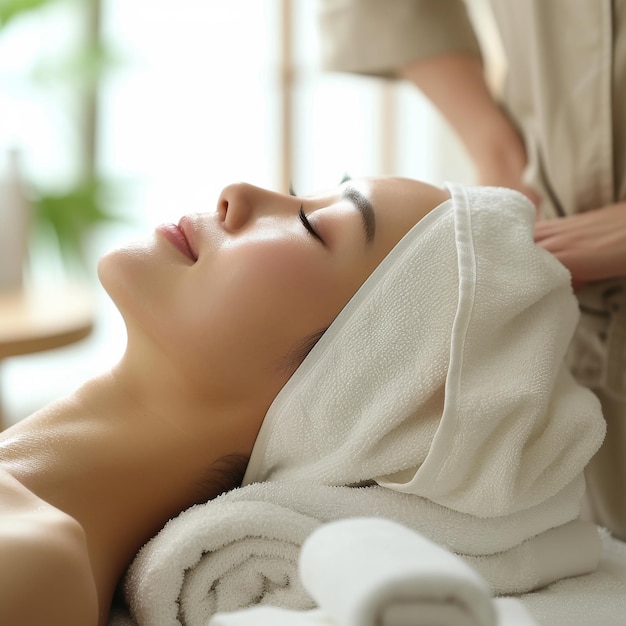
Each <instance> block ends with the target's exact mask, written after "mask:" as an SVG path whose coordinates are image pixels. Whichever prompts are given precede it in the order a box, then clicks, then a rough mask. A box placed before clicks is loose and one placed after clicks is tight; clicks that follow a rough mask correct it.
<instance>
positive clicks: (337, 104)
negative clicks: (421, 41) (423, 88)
mask: <svg viewBox="0 0 626 626" xmlns="http://www.w3.org/2000/svg"><path fill="white" fill-rule="evenodd" d="M282 5H283V3H282V2H281V1H279V0H229V1H228V2H207V1H205V0H176V1H175V2H174V1H173V0H135V1H133V2H127V1H124V0H104V2H103V16H102V30H103V36H104V39H105V41H107V42H108V43H109V45H110V49H111V51H112V52H113V53H114V57H115V59H116V65H115V68H114V70H113V71H111V72H110V73H109V74H108V76H107V77H106V79H105V80H104V81H103V84H102V86H101V90H100V97H99V109H98V137H99V144H98V152H97V155H96V157H97V164H98V168H99V170H100V172H101V173H102V174H103V175H104V176H105V177H106V178H107V179H110V180H112V181H114V182H115V183H116V184H117V185H118V186H119V188H120V202H119V205H118V207H117V210H118V212H119V213H120V214H123V215H124V217H125V219H126V221H125V222H124V223H119V224H117V225H112V226H106V227H104V228H101V229H99V230H98V231H97V232H96V233H95V234H94V235H93V236H92V237H91V238H90V241H89V245H88V249H89V257H90V258H89V263H90V272H91V274H90V276H91V281H92V282H93V284H94V287H95V289H96V299H97V302H98V313H97V320H96V329H95V331H94V333H93V335H92V336H91V337H90V338H88V339H87V340H84V341H83V342H81V343H79V344H75V345H73V346H70V347H67V348H63V349H56V350H51V351H49V352H44V353H39V354H34V355H30V356H21V357H15V358H10V359H7V360H6V361H5V362H3V363H2V364H1V366H2V380H1V381H0V382H1V384H2V394H1V395H2V396H3V398H2V399H3V403H4V407H5V411H6V413H7V416H8V420H9V421H15V420H17V419H20V418H21V417H23V416H24V415H26V414H28V413H30V412H31V411H32V410H34V409H36V408H38V407H39V406H41V405H42V404H44V403H45V402H47V401H49V400H50V399H53V398H55V397H58V396H60V395H63V394H65V393H67V392H69V391H70V390H71V389H73V388H74V387H75V386H76V385H77V384H78V383H80V382H81V381H82V380H84V379H85V378H87V377H89V376H91V375H93V374H95V373H97V372H98V371H99V370H101V369H102V368H103V367H104V366H106V365H108V364H110V363H112V362H113V361H114V360H115V359H116V358H117V357H118V356H119V355H120V353H121V351H122V350H123V348H124V340H125V335H124V329H123V326H122V323H121V320H120V318H119V316H118V314H117V312H116V311H115V310H114V308H113V306H112V305H111V304H110V302H109V301H108V299H107V297H106V296H105V294H104V293H103V292H102V290H101V289H100V288H99V287H98V286H97V282H96V279H95V266H96V261H97V258H98V257H99V256H100V255H101V254H102V253H103V252H104V251H105V250H106V249H107V248H109V247H111V246H114V245H116V244H118V243H120V242H122V241H126V240H128V239H129V238H132V237H138V236H142V235H144V234H145V233H147V232H150V230H151V229H152V228H153V227H154V225H156V224H158V223H160V222H162V221H164V220H170V221H172V220H176V221H177V220H178V218H179V217H180V216H181V215H182V214H184V213H188V212H191V211H203V210H210V209H211V208H212V206H213V203H214V202H215V199H216V197H217V195H218V194H219V191H220V190H221V188H222V187H223V186H224V185H226V184H228V183H230V182H233V181H237V180H247V181H249V182H252V183H254V184H258V185H261V186H266V187H270V188H279V187H280V185H281V172H282V171H283V169H282V163H281V161H280V159H281V140H282V136H281V133H282V124H281V121H282V117H281V116H282V110H281V97H280V80H281V67H280V63H281V58H280V54H281V48H280V32H281V7H282ZM72 7H73V3H72V2H69V3H67V2H65V3H64V2H61V3H60V4H59V5H58V6H56V5H55V7H51V8H49V9H46V10H42V11H36V12H33V14H32V16H27V17H23V18H18V19H16V21H15V23H14V24H11V25H10V26H9V27H7V28H6V29H5V30H3V31H0V120H1V123H0V154H3V153H5V152H6V151H7V150H8V149H9V148H11V147H17V148H18V149H19V150H20V153H21V155H22V161H23V163H24V173H25V175H26V176H27V177H30V178H31V179H34V180H37V181H38V182H40V183H41V182H50V183H54V181H59V180H64V179H65V178H67V177H68V176H70V175H71V173H72V172H73V171H74V168H75V167H76V162H75V161H76V143H77V137H76V134H75V133H76V131H75V129H73V127H72V121H73V120H72V115H73V109H72V105H71V102H69V101H67V94H66V93H65V92H64V91H63V90H59V89H57V88H56V86H55V85H54V84H49V83H46V82H45V66H46V63H47V62H50V61H51V60H52V59H53V58H54V56H55V55H56V54H57V53H60V52H61V51H62V50H63V47H64V46H66V45H67V42H68V41H72V40H73V39H72V38H75V37H76V36H77V34H76V19H75V16H74V15H73V14H72V11H73V8H72ZM292 9H293V15H294V19H293V24H292V27H293V33H292V39H293V43H294V65H295V67H294V70H295V81H294V84H293V93H292V104H293V128H292V130H293V137H292V154H293V156H292V163H291V166H290V169H291V172H292V177H293V184H294V186H295V188H296V189H297V190H298V191H299V192H302V193H308V192H312V191H314V190H315V189H318V188H322V187H327V186H329V185H334V184H336V183H337V182H338V181H339V180H340V179H341V177H342V176H343V174H344V173H346V172H348V173H349V174H351V175H352V176H357V175H364V174H377V173H395V174H401V175H406V176H413V177H416V178H422V179H424V180H428V181H430V182H433V183H436V184H440V183H442V182H443V181H444V180H446V179H457V180H463V179H464V180H468V179H469V178H471V170H470V169H469V168H468V165H467V163H466V162H465V161H464V160H463V158H462V157H463V155H462V152H461V151H459V150H458V146H457V145H456V144H454V139H452V138H451V136H450V134H449V131H448V130H447V129H446V128H445V127H444V126H443V124H442V123H441V120H440V119H439V118H438V116H437V114H436V113H435V112H434V111H433V109H432V108H431V107H430V105H429V104H428V103H427V102H426V101H425V100H424V99H423V98H422V97H421V96H420V95H419V94H418V93H417V91H416V90H415V89H412V88H410V87H408V86H402V85H399V86H398V85H396V86H395V87H394V95H393V98H394V99H393V106H394V111H393V114H394V116H395V117H396V120H395V128H396V131H395V132H396V136H394V137H393V140H394V145H395V146H396V148H395V154H394V159H393V167H394V171H384V169H385V167H386V165H385V164H384V163H382V162H381V149H380V142H381V140H382V139H381V133H382V132H383V130H382V128H383V127H382V125H381V102H382V100H381V99H382V97H383V86H382V84H381V83H380V82H379V81H377V80H374V79H366V78H358V77H354V76H346V75H333V74H328V73H324V72H322V71H321V70H320V68H319V65H318V45H317V31H316V16H315V11H316V3H315V2H311V1H310V0H294V1H293V3H292ZM42 73H43V75H44V78H41V75H42ZM38 76H39V77H40V78H37V77H38ZM451 155H455V156H454V157H452V156H451ZM459 155H461V156H460V157H459ZM444 163H445V167H443V164H444ZM52 266H54V262H53V261H50V259H48V258H47V257H44V258H43V259H42V253H41V251H39V252H37V251H35V253H34V258H33V261H32V263H31V272H32V273H33V274H34V276H31V277H30V280H46V272H49V271H50V268H51V267H52Z"/></svg>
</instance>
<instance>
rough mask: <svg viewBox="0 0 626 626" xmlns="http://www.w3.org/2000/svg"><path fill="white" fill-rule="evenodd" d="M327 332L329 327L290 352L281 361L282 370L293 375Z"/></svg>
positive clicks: (303, 341) (321, 329)
mask: <svg viewBox="0 0 626 626" xmlns="http://www.w3.org/2000/svg"><path fill="white" fill-rule="evenodd" d="M327 330H328V327H326V328H320V329H319V330H316V331H315V332H313V333H311V334H310V335H309V336H308V337H305V338H304V339H303V340H302V341H300V343H298V344H297V345H295V346H294V347H293V348H292V349H291V350H289V352H287V354H286V355H285V357H284V358H283V360H282V361H281V369H282V370H284V371H287V372H289V373H293V372H294V371H295V370H296V369H297V368H298V367H299V365H300V363H302V361H304V359H305V358H306V356H307V354H309V352H311V350H313V348H314V347H315V344H316V343H317V342H318V341H319V340H320V339H321V338H322V335H323V334H324V333H325V332H326V331H327Z"/></svg>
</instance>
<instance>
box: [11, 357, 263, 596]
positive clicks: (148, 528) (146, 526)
mask: <svg viewBox="0 0 626 626" xmlns="http://www.w3.org/2000/svg"><path fill="white" fill-rule="evenodd" d="M135 374H136V370H133V368H132V367H130V366H129V363H128V362H125V361H122V363H120V365H119V366H117V367H116V368H115V369H114V370H112V371H111V372H108V373H107V374H105V375H103V376H100V377H98V378H97V379H94V380H92V381H89V382H88V383H86V384H85V385H84V386H83V387H81V388H80V389H79V390H78V391H77V392H76V393H74V394H73V395H72V396H70V397H68V398H66V399H63V400H61V401H58V402H56V403H54V404H52V405H50V406H48V407H46V408H45V409H43V410H41V411H39V412H37V413H35V414H34V415H32V416H31V417H29V418H27V419H26V420H24V421H23V422H21V423H19V424H17V425H16V426H14V427H13V428H11V429H9V430H8V431H5V433H1V434H0V464H2V467H4V468H5V469H7V470H8V471H9V472H10V473H12V474H13V475H14V476H15V477H16V478H17V479H18V480H20V481H21V482H22V484H24V485H25V486H26V487H27V488H28V489H30V490H31V491H33V492H34V493H35V494H36V495H37V496H39V497H40V498H42V499H43V500H46V501H47V502H49V503H50V504H52V505H53V506H55V507H57V508H59V509H61V510H62V511H64V512H66V513H68V514H69V515H71V516H72V517H74V518H75V519H76V520H77V521H78V522H80V524H81V525H82V526H83V529H84V531H85V534H86V537H87V543H88V548H89V554H90V558H91V562H92V567H93V571H94V577H95V579H96V584H97V586H98V589H99V590H100V594H101V602H105V601H106V598H109V600H110V597H111V595H112V593H113V590H114V587H115V585H116V583H117V581H118V580H119V578H120V577H121V576H122V574H123V573H124V570H125V568H126V567H127V566H128V564H129V563H130V561H131V559H132V558H133V556H134V555H135V554H136V553H137V551H138V550H139V548H140V547H141V546H142V545H143V544H144V543H145V542H146V541H147V540H148V539H149V538H150V537H152V536H153V535H154V534H156V532H158V531H159V530H160V528H161V527H162V526H163V525H164V524H165V523H166V522H167V520H168V519H170V518H171V517H174V516H175V515H177V514H178V513H179V512H181V511H182V510H184V509H185V508H187V507H189V506H190V505H192V504H194V503H195V502H196V501H197V500H198V493H197V490H196V486H197V484H198V482H199V481H200V480H201V479H202V476H203V473H204V472H206V470H207V469H208V468H209V467H210V466H211V464H212V463H214V462H215V461H216V460H218V459H220V458H222V457H223V456H225V455H227V454H232V453H241V454H247V453H249V451H250V448H251V446H252V443H253V441H254V434H255V433H254V434H252V438H251V439H250V440H249V439H248V438H244V440H242V439H237V438H236V437H234V436H233V433H232V432H230V431H226V428H229V427H230V428H234V427H236V425H237V424H242V423H245V420H244V421H243V422H242V421H241V416H240V415H232V414H228V411H225V410H224V409H223V408H221V409H220V408H216V407H215V405H211V404H210V403H207V402H206V399H204V400H205V401H200V399H199V398H194V397H193V396H192V395H191V394H189V393H184V392H183V390H181V389H180V388H178V384H177V383H176V382H171V380H173V379H170V382H169V383H168V382H167V381H165V380H163V379H162V378H161V379H158V378H157V379H156V380H154V381H153V382H150V379H149V378H146V377H145V376H136V375H135ZM181 398H186V399H187V402H183V401H182V400H181ZM233 425H234V426H233ZM255 432H256V431H255ZM234 440H237V441H239V442H240V446H241V447H240V448H239V449H238V448H237V446H235V445H234V444H233V441H234ZM215 495H217V493H215V494H207V493H205V494H204V499H205V500H206V499H209V498H210V497H214V496H215ZM103 598H104V599H103Z"/></svg>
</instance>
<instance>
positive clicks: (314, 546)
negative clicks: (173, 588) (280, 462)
mask: <svg viewBox="0 0 626 626" xmlns="http://www.w3.org/2000/svg"><path fill="white" fill-rule="evenodd" d="M299 569H300V575H301V578H302V583H303V585H304V586H305V588H306V589H307V591H308V592H309V593H310V594H311V596H313V598H314V599H315V600H316V602H317V603H318V605H319V607H320V608H318V609H313V610H308V611H294V610H289V609H284V608H279V607H267V606H263V607H253V608H249V609H244V610H242V611H235V612H233V613H218V614H217V615H215V616H214V617H213V619H212V620H211V621H210V622H209V626H373V625H382V626H420V625H426V624H428V625H429V626H446V625H447V626H490V625H492V624H493V625H495V624H498V626H535V625H536V623H535V621H534V620H533V618H532V617H531V616H530V614H529V613H528V611H527V610H526V609H525V607H524V606H523V605H522V604H521V603H520V602H519V601H518V600H517V599H513V598H498V599H497V600H495V602H494V601H492V600H491V598H490V593H489V588H488V586H487V584H486V582H485V581H484V580H483V579H482V578H481V577H480V576H479V575H478V574H477V573H476V572H475V571H474V570H473V569H472V568H470V567H469V566H468V565H467V564H466V563H465V562H464V561H463V560H461V559H460V558H458V557H456V556H455V555H453V554H452V553H450V552H448V551H447V550H446V549H445V548H442V547H441V546H439V545H437V544H435V543H433V542H431V541H429V540H428V539H426V538H425V537H422V536H421V535H420V534H419V533H416V532H414V531H411V530H409V529H408V528H405V527H404V526H401V525H399V524H396V523H395V522H391V521H389V520H384V519H380V518H354V519H349V520H342V521H338V522H331V523H329V524H326V525H324V526H322V527H320V528H319V529H317V530H316V531H314V532H313V534H312V535H311V536H310V537H309V538H308V539H307V540H306V541H305V544H304V546H303V549H302V551H301V553H300V559H299Z"/></svg>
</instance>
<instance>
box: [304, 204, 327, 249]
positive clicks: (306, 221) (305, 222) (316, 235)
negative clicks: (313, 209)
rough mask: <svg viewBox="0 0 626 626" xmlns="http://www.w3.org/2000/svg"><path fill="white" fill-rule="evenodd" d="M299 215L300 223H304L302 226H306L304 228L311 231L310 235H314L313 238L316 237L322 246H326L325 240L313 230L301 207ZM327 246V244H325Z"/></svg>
mask: <svg viewBox="0 0 626 626" xmlns="http://www.w3.org/2000/svg"><path fill="white" fill-rule="evenodd" d="M298 215H299V217H300V221H301V222H302V224H303V225H304V227H305V228H306V229H307V230H308V231H309V233H310V234H311V235H313V237H315V239H317V240H318V241H319V242H321V243H322V244H324V240H323V239H322V238H321V237H320V236H319V234H318V233H317V231H316V230H315V229H314V228H313V226H311V222H309V220H308V218H307V216H306V214H305V213H304V208H303V207H300V211H299V212H298ZM324 245H325V244H324Z"/></svg>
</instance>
